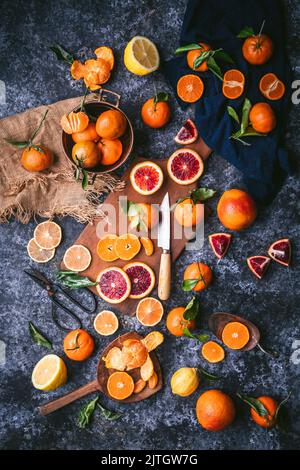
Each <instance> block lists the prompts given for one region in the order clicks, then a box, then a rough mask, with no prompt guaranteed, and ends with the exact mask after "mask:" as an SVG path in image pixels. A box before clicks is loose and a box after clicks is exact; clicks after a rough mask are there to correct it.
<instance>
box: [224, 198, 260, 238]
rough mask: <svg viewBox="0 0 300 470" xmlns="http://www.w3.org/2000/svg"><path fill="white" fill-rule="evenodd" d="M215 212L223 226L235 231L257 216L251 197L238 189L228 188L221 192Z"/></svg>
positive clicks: (246, 225)
mask: <svg viewBox="0 0 300 470" xmlns="http://www.w3.org/2000/svg"><path fill="white" fill-rule="evenodd" d="M217 213H218V217H219V219H220V222H221V223H222V224H223V225H224V227H226V228H228V229H229V230H237V231H239V230H243V229H245V228H247V227H249V226H250V225H251V224H252V223H253V222H254V220H255V219H256V216H257V210H256V205H255V202H254V201H253V199H252V197H251V196H250V195H249V194H248V193H246V191H242V190H240V189H230V190H228V191H225V192H224V193H223V194H222V196H221V198H220V200H219V202H218V206H217Z"/></svg>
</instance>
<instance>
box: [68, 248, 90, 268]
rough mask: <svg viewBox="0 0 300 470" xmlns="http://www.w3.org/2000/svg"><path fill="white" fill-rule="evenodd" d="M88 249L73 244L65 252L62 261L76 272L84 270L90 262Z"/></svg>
mask: <svg viewBox="0 0 300 470" xmlns="http://www.w3.org/2000/svg"><path fill="white" fill-rule="evenodd" d="M91 261H92V256H91V253H90V251H89V250H88V249H87V248H86V247H85V246H83V245H73V246H70V248H68V249H67V251H66V252H65V255H64V258H63V263H64V265H65V267H66V268H67V269H69V270H70V271H75V272H77V273H79V272H81V271H85V270H86V269H87V268H88V267H89V265H90V264H91Z"/></svg>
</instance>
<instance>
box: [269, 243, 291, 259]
mask: <svg viewBox="0 0 300 470" xmlns="http://www.w3.org/2000/svg"><path fill="white" fill-rule="evenodd" d="M291 254H292V247H291V242H290V240H289V239H288V238H283V239H282V240H277V241H276V242H274V243H272V245H271V246H270V248H269V249H268V255H269V256H270V257H271V258H272V259H273V260H274V261H276V262H277V263H280V264H283V266H289V265H290V262H291Z"/></svg>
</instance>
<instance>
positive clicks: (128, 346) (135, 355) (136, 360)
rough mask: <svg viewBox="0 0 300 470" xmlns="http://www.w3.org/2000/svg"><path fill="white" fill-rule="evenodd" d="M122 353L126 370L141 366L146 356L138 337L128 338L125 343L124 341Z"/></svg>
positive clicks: (143, 346)
mask: <svg viewBox="0 0 300 470" xmlns="http://www.w3.org/2000/svg"><path fill="white" fill-rule="evenodd" d="M122 354H123V359H124V362H125V364H126V369H127V370H131V369H136V368H137V367H141V366H142V365H143V364H144V362H145V361H146V359H147V357H148V351H147V349H146V347H145V345H144V344H143V343H142V342H141V341H140V340H138V339H132V340H129V341H128V342H127V343H126V342H124V343H123V349H122Z"/></svg>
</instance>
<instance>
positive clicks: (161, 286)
mask: <svg viewBox="0 0 300 470" xmlns="http://www.w3.org/2000/svg"><path fill="white" fill-rule="evenodd" d="M159 213H160V222H159V226H158V246H159V247H160V248H162V254H161V258H160V267H159V279H158V297H159V298H160V299H161V300H167V299H168V298H169V297H170V293H171V253H170V236H171V224H170V199H169V193H166V194H165V196H164V198H163V200H162V203H161V205H160V208H159Z"/></svg>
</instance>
